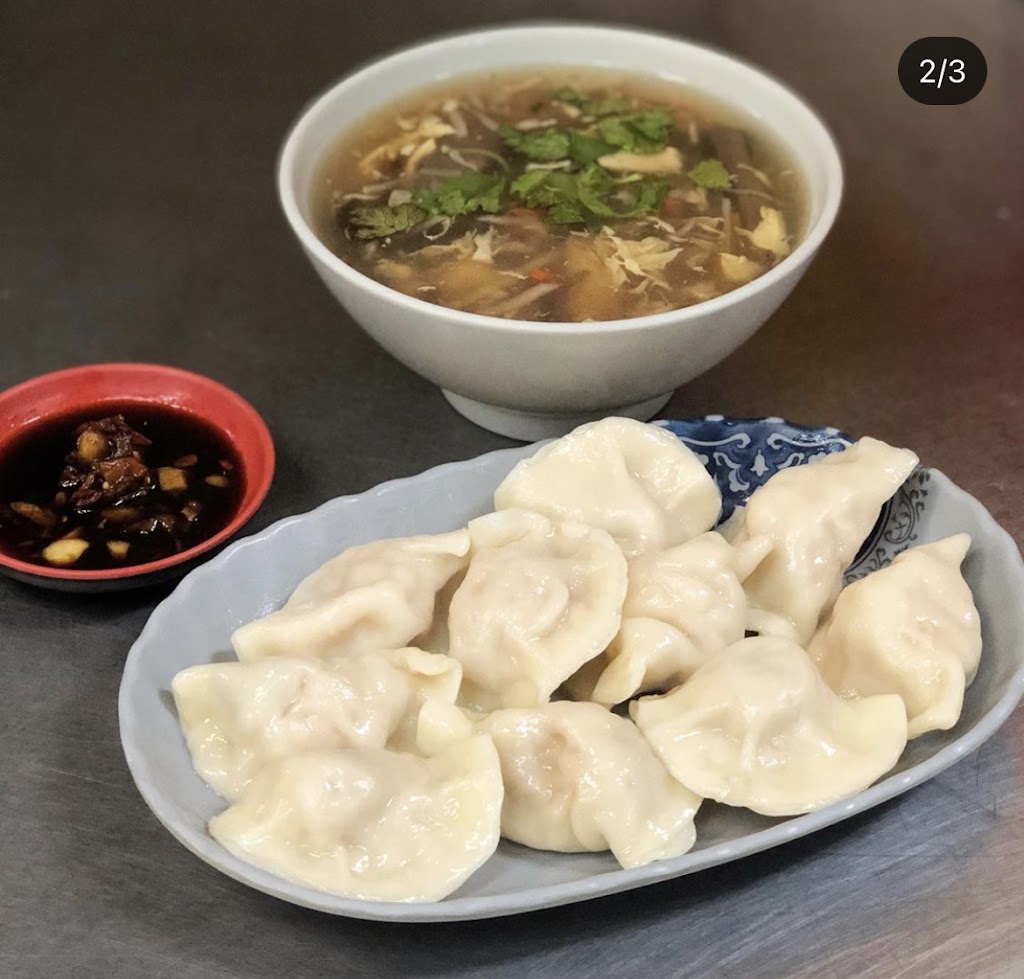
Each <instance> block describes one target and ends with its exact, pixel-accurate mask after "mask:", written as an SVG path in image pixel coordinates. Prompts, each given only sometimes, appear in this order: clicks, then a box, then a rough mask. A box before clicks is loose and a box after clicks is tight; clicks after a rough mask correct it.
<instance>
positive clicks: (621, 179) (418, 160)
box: [278, 24, 843, 439]
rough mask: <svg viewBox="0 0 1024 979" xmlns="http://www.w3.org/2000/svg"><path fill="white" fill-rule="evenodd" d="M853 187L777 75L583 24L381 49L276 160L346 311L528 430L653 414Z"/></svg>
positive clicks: (497, 417)
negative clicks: (383, 53) (845, 188)
mask: <svg viewBox="0 0 1024 979" xmlns="http://www.w3.org/2000/svg"><path fill="white" fill-rule="evenodd" d="M842 184H843V177H842V168H841V164H840V161H839V154H838V151H837V149H836V146H835V143H834V141H833V140H832V137H831V136H830V134H829V132H828V130H827V129H826V127H825V126H824V125H823V124H822V122H821V121H820V120H819V119H818V117H817V116H816V115H815V114H814V112H813V111H811V109H809V108H808V107H807V105H806V104H805V103H804V102H803V101H802V100H801V99H800V98H798V97H797V96H796V95H794V94H793V93H792V92H791V91H790V90H789V89H787V88H786V87H785V86H783V85H781V84H780V83H779V82H777V81H775V80H774V79H773V78H771V77H770V76H768V75H766V74H765V73H763V72H762V71H760V70H758V69H756V68H753V67H751V66H750V65H747V64H745V63H744V62H742V61H739V60H737V59H735V58H732V57H730V56H728V55H725V54H723V53H721V52H719V51H715V50H712V49H710V48H707V47H705V46H703V45H699V44H694V43H691V42H688V41H683V40H679V39H676V38H671V37H666V36H662V35H657V34H649V33H644V32H639V31H633V30H625V29H619V28H612V27H594V26H583V25H572V24H541V25H529V26H521V27H509V28H500V29H493V30H482V31H476V32H473V33H469V34H462V35H457V36H452V37H447V38H443V39H441V40H436V41H432V42H429V43H426V44H422V45H418V46H416V47H413V48H409V49H407V50H404V51H401V52H398V53H397V54H393V55H391V56H389V57H386V58H384V59H383V60H380V61H377V62H375V63H373V64H371V65H369V66H368V67H365V68H363V69H362V70H360V71H358V72H356V73H355V74H352V75H350V76H348V77H347V78H345V79H343V80H342V81H340V82H339V83H337V84H336V85H335V86H333V87H332V88H330V89H329V90H328V91H327V92H325V93H324V94H323V95H321V96H320V97H319V98H318V99H317V100H316V101H314V102H313V103H312V104H311V105H310V106H309V107H308V108H307V109H306V110H305V111H304V112H303V113H302V115H301V116H300V118H299V119H298V121H297V122H296V124H295V126H294V127H293V129H292V130H291V132H290V134H289V135H288V137H287V139H286V141H285V144H284V147H283V150H282V153H281V157H280V161H279V168H278V190H279V194H280V197H281V202H282V205H283V208H284V212H285V215H286V217H287V220H288V222H289V224H290V225H291V228H292V230H293V231H294V233H295V235H296V236H297V238H298V240H299V243H300V245H301V246H302V249H303V250H304V252H305V253H306V255H307V256H308V257H309V259H310V261H311V262H312V264H313V266H314V268H315V269H316V271H317V273H318V274H319V275H320V277H321V279H322V280H323V281H324V283H325V284H326V285H327V287H328V288H329V289H330V290H331V292H332V293H333V294H334V295H335V296H336V297H337V299H338V300H339V302H340V303H341V305H342V306H343V307H344V308H345V310H346V311H347V312H348V313H349V314H350V315H351V317H352V318H353V319H354V320H355V321H356V322H357V323H358V324H359V325H360V326H361V327H362V328H363V329H364V330H365V331H366V332H367V333H369V334H370V336H372V337H373V338H374V339H375V340H376V341H377V342H378V343H379V344H380V345H381V346H382V347H383V348H384V349H385V350H387V351H388V352H389V353H391V354H392V355H393V356H394V357H395V358H397V359H398V360H399V361H401V362H402V363H403V364H405V365H406V366H408V367H409V368H411V369H412V370H414V371H416V372H417V373H418V374H420V375H422V376H423V377H426V378H427V379H429V380H430V381H432V382H433V383H435V384H437V385H438V386H439V387H440V388H441V390H442V392H443V394H444V396H445V397H446V398H447V399H448V401H449V402H450V403H451V404H452V406H453V407H454V408H455V409H456V410H457V411H459V412H460V413H461V414H463V415H464V416H465V417H467V418H469V419H470V420H472V421H474V422H476V423H477V424H479V425H482V426H483V427H485V428H488V429H490V430H492V431H496V432H499V433H501V434H504V435H508V436H511V437H513V438H521V439H536V438H543V437H548V436H553V435H558V434H562V433H563V432H565V431H568V430H569V429H571V428H572V427H574V426H576V425H578V424H580V423H582V422H584V421H586V420H589V419H591V418H595V417H599V416H604V415H608V414H618V415H624V416H628V417H633V418H641V419H647V418H650V417H652V416H653V415H654V414H655V413H656V412H657V411H658V410H659V409H660V408H661V407H662V406H663V405H664V404H665V402H666V401H667V400H668V399H669V397H670V396H671V394H672V392H673V391H674V390H675V389H676V388H677V387H679V386H680V385H681V384H684V383H686V382H687V381H688V380H690V379H692V378H693V377H696V376H697V375H699V374H701V373H702V372H704V371H706V370H707V369H708V368H710V367H712V366H713V365H714V364H716V363H718V362H719V361H720V360H722V359H723V358H724V357H726V356H728V355H729V354H730V353H731V352H732V351H733V350H735V349H736V348H737V347H738V346H739V345H740V344H742V343H743V342H744V341H745V340H747V339H748V338H749V337H750V336H751V335H752V334H753V333H754V332H755V331H756V330H757V329H758V328H759V327H760V326H761V325H762V324H763V323H764V322H765V321H766V320H767V319H768V317H769V316H771V314H772V313H773V312H774V311H775V310H776V308H777V307H778V306H779V304H780V303H781V302H782V301H783V300H784V299H785V298H786V296H787V295H788V294H789V293H790V291H791V290H792V289H793V287H794V286H795V285H796V284H797V282H798V281H799V279H800V277H801V276H802V275H803V273H804V271H805V270H806V269H807V266H808V264H809V263H810V261H811V260H812V258H813V257H814V255H815V254H816V252H817V250H818V248H819V247H820V245H821V243H822V241H823V240H824V238H825V236H826V234H827V233H828V231H829V229H830V227H831V225H832V223H833V221H834V219H835V215H836V212H837V210H838V207H839V202H840V198H841V196H842Z"/></svg>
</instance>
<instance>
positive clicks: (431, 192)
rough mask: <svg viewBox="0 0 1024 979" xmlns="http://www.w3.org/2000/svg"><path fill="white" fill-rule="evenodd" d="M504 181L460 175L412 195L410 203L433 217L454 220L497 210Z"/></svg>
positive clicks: (492, 177)
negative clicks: (466, 215) (467, 215)
mask: <svg viewBox="0 0 1024 979" xmlns="http://www.w3.org/2000/svg"><path fill="white" fill-rule="evenodd" d="M504 190H505V178H504V177H498V176H494V175H493V174H489V173H464V174H461V175H460V176H458V177H452V178H451V179H450V180H445V181H444V182H443V183H440V184H438V185H437V186H436V187H431V188H424V189H422V190H417V191H414V192H413V203H414V204H417V205H419V206H420V207H422V208H425V209H426V210H428V211H430V212H431V213H433V214H444V215H447V216H448V217H450V218H457V217H459V216H460V215H463V214H473V213H474V212H476V211H486V212H487V213H489V214H494V213H495V212H496V211H500V210H501V195H502V193H503V192H504Z"/></svg>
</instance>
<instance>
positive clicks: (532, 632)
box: [448, 510, 626, 710]
mask: <svg viewBox="0 0 1024 979" xmlns="http://www.w3.org/2000/svg"><path fill="white" fill-rule="evenodd" d="M469 533H470V536H471V538H472V541H473V550H472V559H471V561H470V564H469V569H468V570H467V571H466V577H465V579H464V580H463V582H462V584H461V585H460V586H459V588H458V590H457V591H456V592H455V594H454V596H453V597H452V601H451V607H450V609H449V612H448V632H449V649H448V652H449V655H450V656H452V657H454V658H455V659H457V660H458V661H459V662H460V663H461V664H462V674H463V687H462V693H461V696H462V699H463V700H464V702H465V703H467V704H468V705H470V706H473V707H478V708H482V709H485V710H491V709H493V708H496V707H529V706H533V705H535V704H540V703H544V702H545V701H546V700H548V698H549V697H550V696H551V694H552V692H553V691H554V690H555V688H556V687H558V686H559V685H560V684H561V683H562V682H563V681H564V680H566V679H567V678H568V677H570V676H571V675H572V674H573V673H575V672H576V670H578V669H579V668H580V666H582V665H583V664H584V663H585V662H586V661H587V660H589V659H593V658H594V657H595V656H596V655H597V654H598V653H600V652H601V650H603V649H604V648H605V647H606V646H607V645H608V643H609V642H611V640H612V638H613V637H614V635H615V633H616V632H618V629H619V621H620V618H621V612H622V600H623V597H624V596H625V594H626V559H625V558H624V557H623V556H622V551H620V550H619V548H618V546H617V545H616V544H615V541H613V540H612V539H611V537H609V536H608V534H607V533H605V532H604V531H603V530H599V529H597V528H595V527H587V526H584V525H583V524H574V523H553V522H552V521H550V520H549V519H548V518H547V517H544V516H541V515H540V514H538V513H530V512H528V511H526V510H499V511H498V512H497V513H491V514H488V515H487V516H484V517H478V518H477V519H476V520H471V521H470V524H469Z"/></svg>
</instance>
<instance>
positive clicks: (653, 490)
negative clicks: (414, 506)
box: [494, 418, 722, 557]
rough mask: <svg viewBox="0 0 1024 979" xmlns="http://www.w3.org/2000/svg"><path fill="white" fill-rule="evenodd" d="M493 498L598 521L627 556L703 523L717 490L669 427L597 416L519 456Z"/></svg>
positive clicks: (690, 533)
mask: <svg viewBox="0 0 1024 979" xmlns="http://www.w3.org/2000/svg"><path fill="white" fill-rule="evenodd" d="M494 506H495V508H496V509H498V510H503V509H506V508H508V507H522V508H523V509H526V510H534V511H536V512H538V513H543V514H546V515H547V516H549V517H551V518H552V519H553V520H570V521H574V522H578V523H585V524H589V525H590V526H592V527H600V528H601V529H602V530H606V531H607V532H608V533H609V534H611V535H612V537H614V538H615V540H616V542H617V543H618V544H619V546H620V547H621V548H622V550H623V552H624V553H625V555H626V556H627V557H634V556H635V555H637V554H640V553H643V552H644V551H651V550H662V549H664V548H666V547H671V546H672V545H673V544H680V543H682V542H683V541H685V540H689V539H690V538H691V537H696V536H697V535H698V534H702V533H704V531H706V530H710V529H711V528H712V527H713V526H714V525H715V521H716V520H717V519H718V514H719V511H720V510H721V506H722V497H721V494H720V493H719V491H718V487H717V486H716V485H715V482H714V480H713V479H712V478H711V477H710V476H709V475H708V472H707V470H706V469H705V468H704V466H703V465H702V464H701V461H700V459H698V458H697V456H696V455H694V454H693V453H692V452H691V451H690V450H689V449H688V448H687V447H686V446H685V445H683V443H682V442H680V441H679V439H677V438H676V437H675V436H674V435H672V434H671V432H666V431H664V430H663V429H660V428H656V427H655V426H653V425H645V424H643V423H642V422H637V421H632V420H630V419H628V418H605V419H603V420H602V421H597V422H589V423H587V424H586V425H581V426H580V427H579V428H577V429H575V430H574V431H572V432H570V433H569V434H568V435H566V436H564V437H563V438H560V439H558V440H557V441H555V442H552V443H551V444H550V445H546V446H544V448H542V449H540V451H538V452H537V453H536V454H535V455H533V456H531V457H530V458H529V459H524V460H523V461H522V462H520V463H519V464H518V465H517V466H516V467H515V468H514V469H513V470H512V472H510V473H509V474H508V476H507V477H505V480H504V482H503V483H502V484H501V485H500V486H499V487H498V489H497V491H496V492H495V494H494Z"/></svg>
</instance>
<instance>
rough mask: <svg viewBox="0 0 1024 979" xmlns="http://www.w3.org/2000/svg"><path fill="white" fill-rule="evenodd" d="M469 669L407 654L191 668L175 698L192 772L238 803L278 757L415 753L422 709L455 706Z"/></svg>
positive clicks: (179, 679)
mask: <svg viewBox="0 0 1024 979" xmlns="http://www.w3.org/2000/svg"><path fill="white" fill-rule="evenodd" d="M461 678H462V669H461V667H460V666H459V664H458V663H457V662H456V661H455V660H453V659H451V658H450V657H448V656H440V655H434V654H432V653H425V652H423V651H422V650H420V649H414V648H408V649H398V650H388V651H385V652H373V653H363V654H361V655H359V656H346V657H342V658H339V659H333V660H310V659H297V658H293V657H287V656H274V657H271V658H269V659H263V660H256V661H254V662H251V663H238V662H231V663H207V664H203V665H201V666H190V667H188V668H187V669H185V670H182V671H181V672H180V673H178V675H177V676H176V677H175V678H174V681H173V683H172V684H171V689H172V691H173V693H174V701H175V704H176V705H177V708H178V720H179V721H180V723H181V728H182V731H183V732H184V734H185V740H186V742H187V744H188V747H189V751H190V752H191V754H192V764H193V765H194V766H195V769H196V771H197V772H198V773H199V775H200V776H201V777H202V778H203V779H204V780H205V781H206V783H207V784H208V785H209V786H210V787H211V788H212V789H213V790H214V791H215V792H218V793H219V794H220V795H222V796H223V797H224V798H225V799H237V798H238V796H239V795H241V793H242V792H243V791H244V790H245V787H246V786H247V785H248V784H249V782H250V781H251V780H252V778H253V776H255V775H256V773H257V772H258V771H259V770H260V769H261V768H263V766H264V765H266V764H268V763H269V762H271V761H273V760H274V759H276V758H282V757H285V756H288V755H294V754H299V753H300V752H304V751H315V750H324V749H331V748H384V747H389V748H397V749H399V750H407V749H410V748H411V747H412V746H414V745H415V739H416V723H417V717H418V714H419V710H420V707H421V706H422V704H423V703H425V702H426V701H427V700H432V699H438V700H441V701H443V702H445V703H449V704H453V703H454V702H455V698H456V696H457V695H458V692H459V683H460V681H461Z"/></svg>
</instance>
